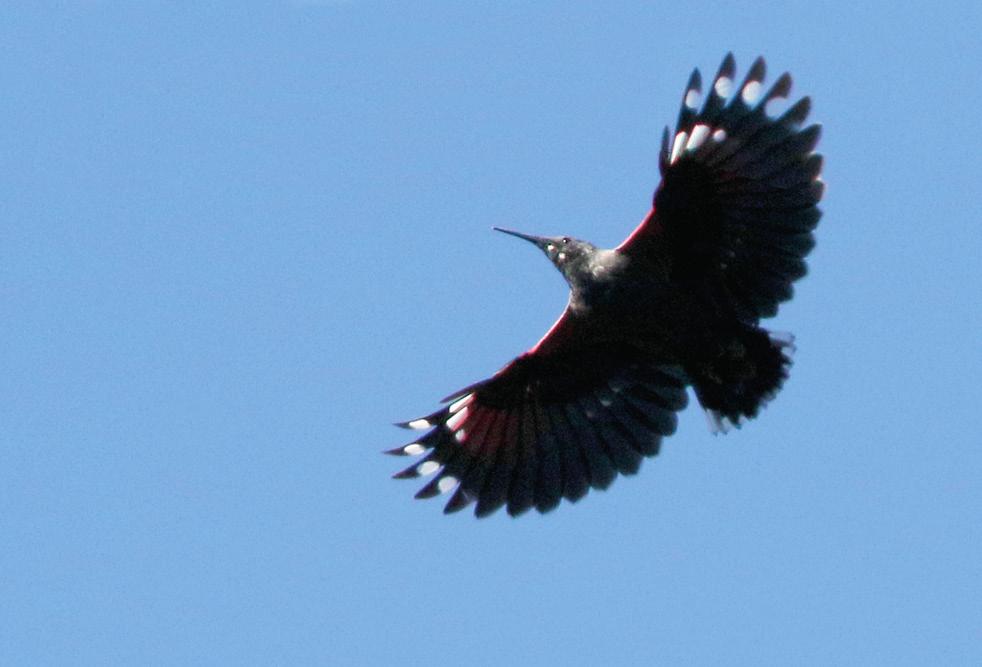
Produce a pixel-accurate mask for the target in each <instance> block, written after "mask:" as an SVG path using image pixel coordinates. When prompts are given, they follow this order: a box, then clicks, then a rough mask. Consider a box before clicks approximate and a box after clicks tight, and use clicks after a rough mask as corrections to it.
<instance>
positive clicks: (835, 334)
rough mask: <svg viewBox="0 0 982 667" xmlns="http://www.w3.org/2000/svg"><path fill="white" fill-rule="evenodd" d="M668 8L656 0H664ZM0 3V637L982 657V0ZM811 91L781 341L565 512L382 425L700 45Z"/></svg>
mask: <svg viewBox="0 0 982 667" xmlns="http://www.w3.org/2000/svg"><path fill="white" fill-rule="evenodd" d="M662 5H665V6H662ZM230 6H231V3H228V4H223V3H180V4H178V5H174V4H171V3H163V2H146V3H142V2H141V3H132V2H122V1H119V2H114V1H104V2H99V1H95V0H92V1H88V2H83V1H81V0H79V1H77V2H73V1H70V0H69V1H66V2H58V3H55V2H49V3H6V4H5V5H4V7H3V8H2V9H0V49H2V52H3V56H2V58H0V82H2V93H0V120H2V131H0V309H2V310H0V316H2V321H3V323H4V324H3V326H2V327H0V368H2V372H0V535H2V547H0V599H2V600H3V603H2V604H0V663H2V664H9V665H13V664H32V665H42V664H68V663H71V664H181V665H187V664H365V665H376V664H377V665H383V664H423V663H440V662H449V663H458V664H459V663H462V664H474V665H500V664H523V663H524V664H531V663H532V662H533V661H534V662H535V663H536V664H545V665H552V664H555V665H569V664H720V663H728V664H754V665H759V664H788V663H792V664H829V663H835V664H905V663H906V664H926V663H939V662H941V663H946V664H979V663H980V662H982V558H980V557H979V554H980V551H982V485H980V479H982V447H980V445H979V443H980V436H979V426H978V405H979V400H980V398H982V392H980V390H979V378H980V375H982V345H980V331H982V313H980V311H982V307H980V298H979V292H980V286H982V270H980V269H979V256H980V252H982V232H980V221H982V205H980V203H979V202H980V201H982V185H980V183H982V168H980V160H979V157H978V153H979V146H980V145H982V122H979V119H978V117H979V110H980V109H982V70H980V66H979V63H980V62H982V40H980V38H979V36H978V29H979V26H982V10H979V9H978V6H977V5H975V4H970V3H958V2H952V3H944V4H942V5H930V6H928V5H927V4H925V5H923V6H915V5H913V4H904V3H871V4H869V5H868V6H867V7H855V6H852V3H849V4H846V3H842V4H820V3H790V4H788V3H759V4H743V3H700V2H688V3H607V4H604V5H603V6H601V5H600V4H599V3H597V4H594V3H556V2H545V3H524V2H494V3H491V2H480V3H478V2H474V3H449V2H446V3H444V2H418V3H395V2H393V3H378V2H360V1H358V0H352V1H350V2H315V1H306V2H305V1H300V0H297V1H295V2H288V1H283V2H274V1H272V0H271V1H269V2H257V3H237V4H236V5H235V7H236V8H235V9H231V8H230ZM728 50H733V51H734V52H735V55H736V56H737V62H738V65H739V66H741V72H742V71H745V68H746V67H747V66H748V65H749V62H750V60H751V59H752V58H753V57H754V56H756V55H758V54H763V55H765V56H766V57H767V59H768V63H769V65H770V71H771V80H773V77H774V76H776V75H777V74H778V73H779V72H780V71H782V70H784V69H788V70H790V71H791V72H792V74H793V75H794V77H795V93H796V94H809V95H811V96H812V97H813V100H814V111H813V118H814V119H815V120H818V121H820V122H822V123H823V124H824V136H823V139H822V142H821V144H820V150H821V152H822V153H824V154H825V155H826V168H825V171H824V180H825V181H826V182H827V183H828V189H827V192H826V197H825V201H824V203H823V209H824V211H825V217H824V218H823V220H822V223H821V225H820V226H819V229H818V246H817V248H816V250H815V251H814V253H813V254H812V255H811V258H810V268H811V273H810V275H809V276H808V277H807V278H806V279H805V280H804V281H802V282H801V283H800V284H799V286H798V289H797V295H796V297H795V300H794V301H792V302H791V303H789V304H787V305H785V307H784V308H783V309H782V310H781V313H780V314H779V316H778V317H777V318H776V320H773V321H772V322H770V323H769V326H771V327H772V328H777V329H787V330H791V331H794V332H795V334H796V335H797V337H798V346H799V350H798V354H797V357H796V365H795V367H794V369H793V373H792V377H791V380H790V381H789V382H788V384H787V385H786V388H785V389H784V391H783V392H782V393H781V395H780V396H779V398H778V399H777V400H776V401H775V402H774V403H773V404H771V406H769V407H768V409H767V410H766V411H765V412H764V414H763V415H762V416H761V417H760V418H759V419H757V420H756V421H754V422H752V423H751V424H750V425H748V426H747V427H745V428H744V429H743V430H742V431H740V432H736V433H731V434H730V435H727V436H725V437H713V436H712V435H711V434H710V433H709V432H708V430H707V428H706V424H705V420H704V418H703V415H702V414H701V413H700V412H699V411H698V410H697V409H696V408H695V407H690V408H689V409H688V410H687V411H686V412H685V413H684V414H683V415H682V417H681V419H680V427H679V430H678V432H677V434H676V435H675V436H673V437H672V438H671V439H669V440H667V441H666V442H665V444H664V446H663V448H662V453H661V455H660V456H659V457H658V458H657V459H655V460H651V461H647V462H646V463H645V464H644V466H643V468H642V471H641V473H640V474H639V475H638V476H636V477H633V478H629V479H623V478H622V479H619V480H618V481H617V482H615V483H614V485H613V486H612V487H611V489H610V490H608V491H607V492H604V493H591V494H590V496H589V497H588V498H586V499H585V500H584V501H582V502H581V503H579V504H577V505H575V506H570V505H569V504H567V503H564V504H563V505H562V506H560V508H559V509H558V510H557V511H555V512H553V513H552V514H549V515H546V516H539V515H534V514H533V515H527V516H524V517H522V518H521V519H518V520H512V519H510V518H509V517H507V516H506V515H505V514H504V513H499V514H498V515H495V516H493V517H491V518H490V519H485V520H482V521H477V520H475V519H474V518H473V517H472V516H471V515H470V514H460V515H455V516H452V517H445V516H443V515H442V514H441V513H440V505H439V504H437V501H431V502H419V501H413V500H412V493H413V492H414V491H415V489H416V486H414V485H413V484H411V483H408V482H397V481H392V480H390V479H389V475H391V474H392V473H393V472H395V471H396V470H398V469H399V467H400V464H401V463H403V461H402V460H395V459H391V458H388V457H384V456H381V455H380V454H379V452H380V451H381V450H383V449H387V448H390V447H394V446H397V445H400V444H404V442H405V441H406V440H405V438H406V434H405V432H402V431H399V430H397V429H395V428H393V427H392V426H391V422H393V421H398V420H403V419H408V418H412V417H415V416H418V415H419V414H423V413H426V412H428V411H430V410H431V409H433V408H435V407H436V401H437V399H439V398H440V397H441V396H443V395H445V394H446V393H448V392H449V391H452V390H454V389H456V388H458V387H460V386H463V385H465V384H467V383H469V382H471V381H474V380H477V379H480V378H482V377H485V376H487V375H488V374H490V373H492V372H493V371H495V370H496V369H497V368H498V367H499V366H501V365H502V364H504V363H505V362H506V361H508V360H509V359H510V358H511V357H513V356H515V355H516V354H518V353H520V352H521V351H522V350H524V349H526V348H527V347H529V346H530V345H531V344H532V343H534V342H535V341H536V340H537V339H538V338H539V336H540V335H541V334H542V333H543V332H544V331H545V330H546V328H547V327H548V326H549V325H550V324H551V323H552V321H553V319H554V318H555V316H556V315H557V314H558V313H559V312H560V311H561V309H562V307H563V305H564V304H565V285H564V283H563V282H562V279H561V277H560V276H559V275H558V274H557V273H556V272H555V270H554V269H552V268H551V267H550V266H549V265H548V263H547V262H546V261H545V260H544V259H543V257H542V256H541V254H539V253H537V252H535V251H534V250H533V249H531V248H529V247H528V246H526V245H525V244H522V243H520V242H519V241H516V240H514V239H510V238H508V237H505V236H503V235H499V234H494V233H492V232H491V230H490V228H491V226H492V225H501V226H506V227H513V228H518V229H522V230H525V231H528V232H532V233H542V234H570V235H574V236H578V237H581V238H587V239H590V240H592V241H594V242H596V243H598V244H601V245H608V246H612V245H616V244H617V243H618V242H619V241H620V240H621V239H622V238H623V237H625V236H626V235H627V234H628V232H629V231H630V230H631V229H633V227H634V225H635V224H636V223H637V222H638V220H639V219H640V218H641V216H642V215H643V214H644V213H645V211H646V210H647V206H648V203H649V201H650V199H649V198H650V194H651V191H652V189H653V188H654V186H655V184H656V181H657V158H656V152H657V148H658V142H659V139H660V133H661V130H662V127H663V126H664V125H665V124H666V123H669V122H673V121H674V119H675V116H676V113H677V107H678V103H679V99H680V96H681V93H682V90H683V87H684V84H685V82H686V79H687V77H688V74H689V72H690V70H691V68H692V67H693V66H699V67H700V68H702V70H703V72H704V74H707V75H708V74H710V73H711V72H712V71H714V70H715V67H716V66H717V65H718V63H719V61H720V59H721V58H722V56H723V55H724V54H725V52H726V51H728Z"/></svg>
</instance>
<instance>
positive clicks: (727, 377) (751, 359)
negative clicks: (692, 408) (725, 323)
mask: <svg viewBox="0 0 982 667" xmlns="http://www.w3.org/2000/svg"><path fill="white" fill-rule="evenodd" d="M793 343H794V336H792V335H791V334H789V333H783V332H769V331H767V330H765V329H761V328H759V327H754V326H748V325H740V326H738V327H736V328H734V329H730V330H727V331H726V332H725V333H724V334H723V335H721V336H718V337H717V338H716V341H715V344H714V345H712V346H710V348H709V349H711V350H712V355H711V356H708V357H704V358H702V359H699V360H696V361H694V362H693V363H691V364H689V365H688V366H689V367H688V368H687V370H688V372H689V375H690V377H691V378H692V383H693V386H694V388H695V391H696V396H697V397H698V398H699V403H701V404H702V407H703V408H704V409H705V410H706V415H707V417H708V418H709V422H710V428H711V429H712V430H713V432H719V431H724V432H725V431H727V430H728V429H729V427H730V426H731V425H736V426H739V425H740V424H741V423H742V422H743V421H744V420H745V419H751V418H753V417H756V416H757V413H758V411H759V410H760V408H761V407H762V406H763V405H764V404H766V403H767V402H768V401H769V400H770V399H772V398H773V397H774V396H775V395H776V394H777V392H778V391H779V390H780V389H781V385H782V384H783V383H784V380H785V379H786V378H787V377H788V369H789V368H790V367H791V354H792V353H793V352H794V349H795V348H794V344H793Z"/></svg>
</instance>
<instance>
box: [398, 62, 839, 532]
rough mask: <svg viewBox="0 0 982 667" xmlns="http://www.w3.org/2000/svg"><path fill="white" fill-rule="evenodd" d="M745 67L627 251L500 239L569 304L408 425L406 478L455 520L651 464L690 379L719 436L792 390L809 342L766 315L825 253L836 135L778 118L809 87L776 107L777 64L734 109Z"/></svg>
mask: <svg viewBox="0 0 982 667" xmlns="http://www.w3.org/2000/svg"><path fill="white" fill-rule="evenodd" d="M733 70H734V63H733V59H732V56H727V58H726V59H724V61H723V65H722V66H721V67H720V70H719V72H718V73H717V75H716V77H715V79H714V82H713V86H712V88H711V90H710V93H709V97H708V99H707V101H706V103H705V105H704V107H703V108H702V110H701V111H697V110H696V109H697V104H698V99H697V98H698V97H699V95H700V93H701V90H700V88H701V80H700V77H699V74H698V71H696V72H694V73H693V76H692V77H691V78H690V81H689V85H688V86H687V89H686V92H685V95H684V98H683V106H682V112H681V113H680V117H679V122H678V126H677V128H676V133H675V137H674V140H673V141H672V142H671V147H670V146H669V135H668V132H667V130H666V134H665V137H664V140H663V142H662V151H661V155H660V168H661V171H662V176H663V180H662V183H661V185H660V186H659V187H658V189H657V190H656V192H655V197H654V202H653V206H652V209H651V210H650V211H649V213H648V215H647V216H646V217H645V219H644V220H643V221H642V223H641V225H639V226H638V228H637V229H636V230H635V231H634V233H632V234H631V235H630V236H629V237H628V239H627V240H625V241H624V242H623V243H622V244H621V245H620V246H618V247H617V248H613V249H600V248H596V247H595V246H593V245H592V244H590V243H588V242H586V241H580V240H578V239H573V238H569V237H535V236H530V235H527V234H522V233H519V232H512V231H508V230H499V231H504V232H506V233H508V234H511V235H514V236H518V237H520V238H523V239H525V240H527V241H530V242H531V243H534V244H535V245H536V246H537V247H539V248H540V249H541V250H542V251H543V252H544V253H545V254H546V256H547V257H548V258H549V260H550V261H551V262H552V263H553V264H554V265H555V266H556V268H557V269H558V270H559V271H560V272H561V273H562V274H563V276H564V278H565V279H566V281H567V282H568V283H569V286H570V296H569V302H568V303H567V306H566V309H565V311H564V312H563V314H562V315H561V316H560V318H559V319H558V320H557V321H556V323H555V324H554V325H553V327H552V328H551V329H550V330H549V332H548V333H547V334H546V335H545V336H544V337H543V338H542V339H541V340H540V341H539V342H538V343H537V344H536V345H535V346H534V347H533V348H532V349H530V350H529V351H528V352H526V353H525V354H523V355H521V356H520V357H518V358H516V359H515V360H513V361H512V362H511V363H509V364H508V365H507V366H505V367H504V368H502V369H501V370H500V371H499V372H498V373H497V374H495V376H493V377H492V378H489V379H488V380H484V381H482V382H479V383H476V384H474V385H471V386H469V387H466V388H464V389H462V390H460V391H458V392H455V393H454V394H452V395H451V396H449V397H447V399H445V400H446V401H447V403H448V405H447V406H446V407H444V408H443V409H441V410H440V411H438V412H436V413H433V414H432V415H429V416H427V417H424V418H420V419H416V420H413V421H411V422H407V423H406V424H404V426H407V427H409V428H414V429H422V430H426V431H427V433H426V434H425V435H424V436H423V437H421V438H419V439H418V440H417V441H415V442H413V443H410V444H409V445H405V446H403V447H400V448H397V449H395V450H391V452H390V453H393V454H400V455H414V454H426V456H425V457H424V459H423V460H422V461H421V462H418V463H416V464H414V465H413V466H410V467H409V468H407V469H406V470H404V471H402V472H401V473H399V474H397V475H396V476H397V477H417V476H420V475H427V474H432V473H436V475H435V477H434V478H433V479H432V480H431V482H430V483H429V484H427V485H426V486H424V487H423V489H422V490H421V491H420V492H419V493H418V494H417V497H429V496H433V495H437V494H439V493H448V492H451V491H452V492H453V494H452V496H451V498H450V501H449V502H448V503H447V507H446V511H456V510H459V509H461V508H462V507H465V506H466V505H468V504H469V503H471V502H473V501H477V510H476V512H477V514H478V515H479V516H483V515H485V514H488V513H490V512H493V511H494V510H495V509H497V508H498V507H500V506H502V505H504V504H507V506H508V511H509V513H511V514H519V513H521V512H524V511H525V510H527V509H529V508H530V507H533V506H534V507H536V508H537V509H538V510H539V511H547V510H549V509H552V508H553V507H555V506H556V505H557V504H558V502H559V500H560V498H562V497H566V498H567V499H569V500H571V501H575V500H578V499H579V498H580V497H582V496H583V495H584V494H585V493H586V491H587V490H588V489H589V488H590V487H594V488H606V487H607V486H608V485H609V484H610V483H611V482H612V481H613V479H614V477H615V476H616V473H617V472H621V473H624V474H632V473H634V472H636V471H637V469H638V467H639V466H640V463H641V460H642V458H643V457H644V456H651V455H654V454H656V453H657V452H658V449H659V447H660V443H661V438H662V437H663V436H666V435H670V434H671V433H672V432H673V431H674V429H675V424H676V414H675V413H676V412H677V411H678V410H680V409H682V408H683V407H684V406H685V404H686V402H687V397H686V387H687V386H692V387H693V389H694V390H695V393H696V396H697V398H698V399H699V402H700V403H701V404H702V406H703V408H704V409H705V410H706V411H707V415H709V417H710V422H711V426H712V427H713V429H714V430H725V429H726V427H727V426H728V425H729V424H734V423H735V424H739V423H741V422H742V421H743V420H745V419H749V418H752V417H754V416H756V415H757V413H758V411H759V409H760V407H761V406H762V405H763V404H764V403H765V402H766V401H767V400H768V399H770V398H771V397H773V396H774V394H776V393H777V391H778V390H779V389H780V387H781V384H782V382H783V380H784V379H785V378H786V377H787V371H788V368H789V366H790V357H789V355H790V351H791V350H792V349H793V348H792V346H791V338H790V336H787V335H773V334H770V333H769V332H767V331H766V330H765V329H763V328H761V327H760V326H759V320H760V318H762V317H770V316H772V315H774V314H775V313H776V311H777V305H778V303H779V302H781V301H785V300H787V299H789V298H790V297H791V283H792V282H794V281H795V280H796V279H798V278H800V277H801V276H802V275H804V273H805V264H804V261H803V260H804V257H805V255H806V254H807V253H808V252H809V251H810V250H811V248H812V246H813V245H814V240H813V237H812V234H811V232H812V229H814V227H815V224H816V223H817V222H818V218H819V215H820V213H819V212H818V209H817V208H816V206H815V204H816V203H817V201H818V200H819V198H820V197H821V192H822V185H821V181H820V180H819V177H818V174H819V171H820V169H821V164H822V161H821V157H819V156H817V155H815V154H814V153H812V148H813V147H814V145H815V142H816V141H817V139H818V134H819V129H818V126H814V125H813V126H811V127H808V128H805V129H803V130H802V129H799V126H800V124H801V123H802V122H803V120H804V118H805V116H806V115H807V113H808V108H809V102H808V98H804V99H803V100H801V101H799V102H798V103H797V104H795V105H793V106H792V107H791V108H790V109H788V111H787V112H785V113H784V114H783V115H782V116H780V117H777V118H773V117H771V116H769V115H768V114H767V113H766V111H765V106H766V105H767V103H769V102H771V101H772V100H775V99H778V98H783V97H786V96H787V94H788V92H789V89H790V83H791V81H790V77H789V76H788V75H787V74H785V75H783V76H782V77H780V78H779V79H778V81H777V82H776V83H775V84H774V86H773V87H772V88H771V89H770V91H768V92H767V93H766V94H765V95H764V96H763V98H762V99H761V95H760V93H761V82H762V80H763V76H764V63H763V60H762V59H758V60H757V61H756V62H755V63H754V65H753V66H752V67H751V69H750V72H749V73H748V74H747V77H746V79H745V80H744V82H743V84H741V86H740V88H739V92H738V94H737V95H736V96H734V98H733V99H732V100H731V101H730V102H729V103H727V102H726V98H727V96H728V95H729V92H730V90H731V89H732V84H733ZM758 101H759V103H757V104H756V105H754V103H755V102H758Z"/></svg>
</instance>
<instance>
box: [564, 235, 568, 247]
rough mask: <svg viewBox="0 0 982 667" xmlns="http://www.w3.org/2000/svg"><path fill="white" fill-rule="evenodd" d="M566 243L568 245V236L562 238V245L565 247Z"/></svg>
mask: <svg viewBox="0 0 982 667" xmlns="http://www.w3.org/2000/svg"><path fill="white" fill-rule="evenodd" d="M568 243H569V237H568V236H564V237H563V245H567V244H568Z"/></svg>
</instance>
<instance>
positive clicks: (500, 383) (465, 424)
mask: <svg viewBox="0 0 982 667" xmlns="http://www.w3.org/2000/svg"><path fill="white" fill-rule="evenodd" d="M562 322H563V320H562V318H561V319H560V321H559V322H557V326H558V328H560V329H562V328H563V327H562V324H561V323H562ZM556 328H557V327H554V328H553V330H555V329H556ZM548 340H549V336H548V335H547V336H546V338H544V339H543V341H542V342H540V344H539V345H537V346H536V347H535V348H533V350H532V351H530V352H528V353H526V354H524V355H522V356H520V357H518V358H517V359H515V360H513V361H512V362H511V363H509V364H508V365H507V366H505V367H504V368H502V369H501V370H500V371H499V372H498V373H497V374H495V375H494V376H493V377H491V378H489V379H487V380H484V381H482V382H478V383H477V384H474V385H471V386H469V387H467V388H465V389H462V390H460V391H458V392H456V393H454V394H452V395H451V396H448V397H447V398H446V399H444V402H445V403H447V405H446V406H444V407H443V408H442V409H440V410H439V411H437V412H435V413H433V414H431V415H428V416H426V417H422V418H420V419H415V420H413V421H410V422H406V423H405V424H400V426H405V427H407V428H410V429H416V430H420V431H425V433H422V434H421V436H420V437H419V438H417V439H416V440H414V441H413V442H411V443H409V444H407V445H404V446H402V447H398V448H396V449H393V450H390V451H389V452H387V453H389V454H396V455H423V457H422V459H420V460H418V461H416V462H415V463H413V465H411V466H409V467H408V468H406V469H405V470H403V471H402V472H399V473H397V474H396V475H395V477H396V478H415V477H421V476H426V475H433V478H432V479H431V480H430V481H429V482H428V483H427V484H426V485H425V486H424V487H423V488H422V489H420V491H419V492H418V493H417V494H416V497H417V498H429V497H432V496H436V495H439V494H441V493H450V494H451V495H450V499H449V501H448V502H447V504H446V507H445V509H444V511H445V512H447V513H449V512H455V511H458V510H460V509H462V508H464V507H466V506H467V505H469V504H470V503H472V502H475V501H476V502H477V507H476V509H475V514H476V515H477V516H485V515H487V514H490V513H492V512H494V511H495V510H497V509H498V508H500V507H501V506H503V505H506V504H507V509H508V513H509V514H511V515H513V516H514V515H518V514H521V513H523V512H525V511H527V510H528V509H530V508H531V507H535V508H536V509H537V510H538V511H540V512H546V511H548V510H551V509H553V508H554V507H555V506H556V505H558V504H559V502H560V499H561V498H563V497H565V498H567V499H568V500H570V501H573V502H575V501H576V500H578V499H580V498H581V497H583V496H584V495H585V494H586V493H587V491H588V489H589V488H590V487H594V488H598V489H603V488H606V487H607V486H609V485H610V483H611V482H612V481H613V480H614V478H615V477H616V475H617V473H618V472H620V473H622V474H628V475H629V474H633V473H635V472H637V470H638V468H639V466H640V464H641V460H642V458H643V457H645V456H653V455H655V454H657V453H658V449H659V446H660V444H661V438H662V436H666V435H670V434H671V433H673V432H674V431H675V426H676V415H675V413H676V412H677V411H678V410H680V409H682V408H683V407H684V406H685V404H686V400H687V396H686V392H685V378H684V375H683V374H682V373H681V371H680V370H679V369H678V368H677V367H674V366H671V365H667V364H661V363H658V362H656V361H653V360H651V359H646V358H645V357H644V355H642V354H641V353H639V352H638V351H636V350H634V349H632V348H629V347H627V346H618V345H611V344H603V345H594V346H590V347H585V348H584V347H581V348H579V349H568V347H567V346H560V347H561V348H564V349H561V350H558V351H549V348H550V347H551V346H548V345H543V343H544V342H546V341H548Z"/></svg>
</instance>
